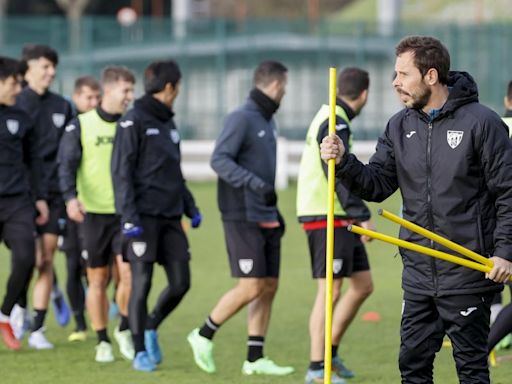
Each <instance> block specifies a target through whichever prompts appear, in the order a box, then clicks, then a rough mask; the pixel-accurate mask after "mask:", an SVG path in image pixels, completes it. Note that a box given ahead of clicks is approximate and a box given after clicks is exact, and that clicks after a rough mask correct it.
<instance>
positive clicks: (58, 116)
mask: <svg viewBox="0 0 512 384" xmlns="http://www.w3.org/2000/svg"><path fill="white" fill-rule="evenodd" d="M65 120H66V116H65V115H64V114H63V113H54V114H52V121H53V125H55V126H56V127H57V128H62V126H63V125H64V122H65Z"/></svg>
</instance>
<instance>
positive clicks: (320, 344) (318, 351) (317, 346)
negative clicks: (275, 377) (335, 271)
mask: <svg viewBox="0 0 512 384" xmlns="http://www.w3.org/2000/svg"><path fill="white" fill-rule="evenodd" d="M317 281H318V289H317V293H316V298H315V303H314V304H313V309H312V310H311V315H310V317H309V336H310V338H311V347H310V359H311V361H322V360H323V359H324V341H325V336H324V334H325V279H317ZM341 284H342V280H341V279H335V280H334V281H333V286H332V291H333V292H332V300H333V303H336V302H337V300H338V298H339V295H340V289H341Z"/></svg>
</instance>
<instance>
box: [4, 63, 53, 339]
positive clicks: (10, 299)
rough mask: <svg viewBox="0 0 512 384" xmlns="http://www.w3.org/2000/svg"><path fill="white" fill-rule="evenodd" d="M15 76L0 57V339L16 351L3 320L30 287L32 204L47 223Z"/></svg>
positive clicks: (16, 70)
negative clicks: (5, 272) (6, 270)
mask: <svg viewBox="0 0 512 384" xmlns="http://www.w3.org/2000/svg"><path fill="white" fill-rule="evenodd" d="M19 77H20V63H19V62H18V61H17V60H14V59H11V58H7V57H0V241H1V240H4V241H5V242H6V244H7V245H8V246H9V248H10V249H11V251H12V257H11V260H12V267H11V273H10V276H9V280H8V281H7V290H6V294H5V298H4V301H3V303H2V306H1V308H0V334H1V336H2V339H3V342H4V343H5V344H6V346H7V348H9V349H19V348H20V347H21V343H20V341H19V340H17V339H16V337H15V335H14V333H13V330H12V328H11V325H10V322H9V315H10V313H11V310H12V308H13V307H14V305H15V303H16V301H17V300H18V299H19V298H20V296H22V295H23V293H24V291H25V287H26V286H27V285H28V283H29V282H30V277H31V276H32V270H33V268H34V264H35V236H34V233H35V223H34V217H35V210H34V203H33V200H35V201H36V203H35V206H36V208H37V211H38V213H39V217H38V218H37V219H36V223H37V224H38V225H43V224H45V223H46V221H47V220H48V206H47V205H46V201H45V199H46V186H45V183H44V181H45V179H44V177H43V169H42V163H41V152H40V147H39V145H40V143H39V140H38V136H37V132H36V131H35V129H34V127H33V124H32V120H31V119H30V117H29V116H28V115H27V114H26V113H25V112H23V111H22V110H20V109H19V108H16V107H14V104H15V102H16V95H17V94H19V92H20V83H19V80H20V79H19ZM27 170H28V172H27ZM29 176H30V177H29Z"/></svg>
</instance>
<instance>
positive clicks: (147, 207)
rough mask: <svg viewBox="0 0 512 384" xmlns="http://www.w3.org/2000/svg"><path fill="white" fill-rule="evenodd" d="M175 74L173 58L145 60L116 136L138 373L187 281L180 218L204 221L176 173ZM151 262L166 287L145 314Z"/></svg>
mask: <svg viewBox="0 0 512 384" xmlns="http://www.w3.org/2000/svg"><path fill="white" fill-rule="evenodd" d="M180 79H181V71H180V69H179V67H178V65H177V64H176V63H175V62H174V61H172V60H168V61H157V62H154V63H152V64H150V65H149V66H148V67H147V68H146V70H145V71H144V90H145V92H146V94H145V95H144V96H143V97H141V98H140V99H138V100H136V101H135V105H134V107H133V109H131V110H129V111H128V112H127V113H126V114H125V115H124V116H123V117H122V118H121V120H120V121H119V123H118V125H117V131H116V136H115V139H114V150H113V154H112V178H113V184H114V193H115V203H116V209H117V212H118V213H119V214H120V215H121V221H122V223H123V234H124V236H125V238H126V244H125V250H124V257H126V258H127V259H128V261H129V262H130V267H131V271H132V290H131V296H130V303H129V319H130V329H131V331H132V337H133V344H134V347H135V353H136V354H135V359H134V360H133V367H134V368H135V369H136V370H141V371H153V370H155V369H156V364H159V363H160V361H161V353H160V348H159V346H158V339H157V332H156V330H157V328H158V326H159V325H160V324H161V323H162V321H163V320H164V319H165V318H166V317H167V316H168V315H169V314H170V313H171V312H172V311H173V310H174V309H175V308H176V307H177V305H178V304H179V303H180V301H181V300H182V299H183V297H184V296H185V294H186V293H187V291H188V289H189V287H190V267H189V262H190V254H189V246H188V240H187V236H186V235H185V232H184V231H183V228H182V226H181V217H182V215H183V214H185V215H186V216H188V217H189V218H191V219H192V227H193V228H197V227H199V225H200V224H201V214H200V212H199V210H198V208H197V207H196V205H195V202H194V198H193V197H192V194H191V192H190V191H189V189H188V188H187V186H186V184H185V180H184V178H183V175H182V173H181V152H180V135H179V132H178V130H177V128H176V126H175V124H174V121H173V116H174V112H173V111H172V106H173V104H174V100H175V99H176V96H177V95H178V92H179V87H180ZM156 262H157V263H159V264H161V265H162V267H163V268H164V271H165V273H166V275H167V281H168V286H167V287H166V288H165V289H164V290H163V291H162V293H161V294H160V296H159V298H158V302H157V304H156V306H155V308H154V310H153V312H151V313H150V314H149V315H148V314H147V307H146V302H147V297H148V294H149V291H150V289H151V280H152V275H153V265H154V264H155V263H156Z"/></svg>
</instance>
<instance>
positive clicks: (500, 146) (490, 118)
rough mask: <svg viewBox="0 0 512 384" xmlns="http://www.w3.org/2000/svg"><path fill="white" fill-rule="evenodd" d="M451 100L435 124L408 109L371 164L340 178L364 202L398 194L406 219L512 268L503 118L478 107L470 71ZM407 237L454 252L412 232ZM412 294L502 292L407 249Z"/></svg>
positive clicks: (341, 172) (456, 79)
mask: <svg viewBox="0 0 512 384" xmlns="http://www.w3.org/2000/svg"><path fill="white" fill-rule="evenodd" d="M448 85H449V87H450V95H449V97H448V100H447V102H446V103H445V105H444V106H443V108H442V109H441V110H440V113H439V115H438V116H436V117H435V118H434V119H433V120H432V121H430V119H429V117H428V116H427V115H426V114H425V113H423V112H421V111H419V110H414V109H404V110H402V111H401V112H399V113H397V114H396V115H394V116H393V117H392V118H391V119H390V120H389V122H388V125H387V127H386V131H385V132H384V134H383V135H382V136H381V137H380V138H379V140H378V143H377V148H376V152H375V154H374V155H373V156H372V158H371V159H370V163H369V165H367V166H365V165H363V164H362V163H361V162H359V161H358V160H357V159H356V157H355V156H354V155H348V156H347V157H346V158H345V159H344V160H343V161H342V162H341V163H340V165H339V166H338V167H337V171H336V175H337V177H339V178H340V179H342V181H343V182H344V184H345V185H346V186H347V187H348V188H349V189H350V190H351V191H352V192H354V193H356V194H358V195H359V196H360V197H361V198H363V199H365V200H368V201H382V200H384V199H386V198H387V197H388V196H390V195H391V194H392V193H393V192H394V191H395V190H396V189H397V188H400V192H401V194H402V198H403V216H404V218H405V219H407V220H410V221H412V222H414V223H416V224H418V225H420V226H422V227H424V228H427V229H429V230H431V231H433V232H435V233H437V234H439V235H441V236H443V237H446V238H448V239H450V240H452V241H454V242H456V243H458V244H460V245H463V246H464V247H466V248H469V249H471V250H473V251H475V252H477V253H480V254H482V255H484V256H499V257H502V258H505V259H507V260H510V261H512V144H511V141H510V140H509V138H508V129H507V127H506V126H505V124H504V123H503V122H502V120H501V118H500V117H499V116H498V115H497V114H496V113H495V112H493V111H492V110H490V109H489V108H486V107H485V106H483V105H481V104H479V103H478V91H477V86H476V84H475V82H474V81H473V79H472V78H471V76H470V75H469V74H467V73H465V72H450V77H449V83H448ZM400 238H401V239H403V240H407V241H411V242H414V243H417V244H420V245H423V246H426V247H431V248H434V249H438V250H442V251H445V252H450V251H448V250H447V249H446V248H444V247H442V246H440V245H438V244H437V243H433V242H431V241H430V240H428V239H425V238H424V237H422V236H420V235H417V234H415V233H412V232H410V231H408V230H406V229H403V228H402V229H401V230H400ZM400 253H401V255H402V259H403V264H404V269H403V274H402V286H403V289H404V290H405V291H409V292H412V293H419V294H427V295H433V296H436V295H451V294H464V293H468V294H469V293H477V292H484V291H492V290H499V289H501V285H500V284H495V283H494V282H492V281H490V280H486V279H485V275H484V274H483V273H482V272H478V271H474V270H471V269H468V268H465V267H461V266H457V265H455V264H452V263H450V262H446V261H441V260H437V259H434V258H431V257H429V256H424V255H422V254H418V253H415V252H412V251H408V250H404V249H401V250H400Z"/></svg>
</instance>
